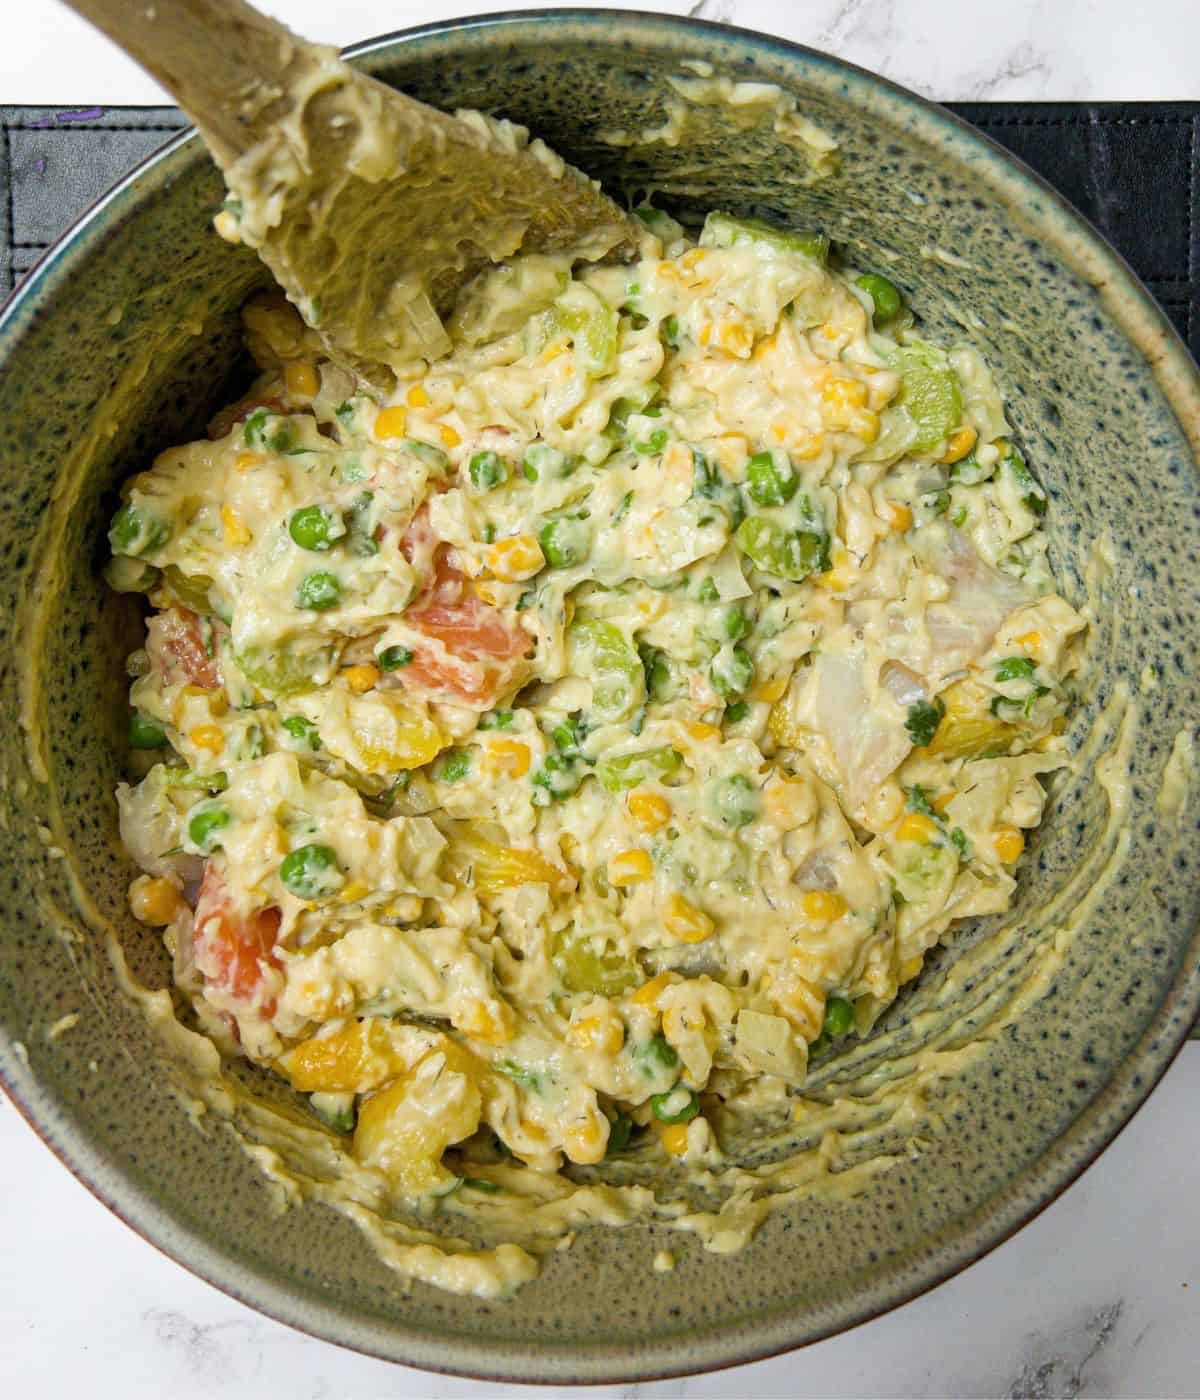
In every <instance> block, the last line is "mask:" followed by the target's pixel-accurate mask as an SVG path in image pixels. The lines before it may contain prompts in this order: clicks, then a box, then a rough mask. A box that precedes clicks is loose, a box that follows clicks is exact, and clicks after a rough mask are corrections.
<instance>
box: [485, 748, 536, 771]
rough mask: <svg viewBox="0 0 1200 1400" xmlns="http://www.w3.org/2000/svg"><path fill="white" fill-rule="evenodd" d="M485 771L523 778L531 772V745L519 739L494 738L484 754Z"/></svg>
mask: <svg viewBox="0 0 1200 1400" xmlns="http://www.w3.org/2000/svg"><path fill="white" fill-rule="evenodd" d="M483 771H484V772H485V773H503V774H505V775H506V776H507V777H510V778H523V777H524V776H525V774H526V773H528V772H529V745H528V744H522V743H521V742H520V740H519V739H493V740H492V742H491V743H490V744H489V745H488V747H487V751H486V752H485V754H484V755H483Z"/></svg>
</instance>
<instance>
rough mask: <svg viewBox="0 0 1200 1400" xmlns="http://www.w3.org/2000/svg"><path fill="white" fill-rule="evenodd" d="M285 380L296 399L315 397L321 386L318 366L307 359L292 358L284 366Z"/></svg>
mask: <svg viewBox="0 0 1200 1400" xmlns="http://www.w3.org/2000/svg"><path fill="white" fill-rule="evenodd" d="M283 382H284V384H286V385H287V391H288V393H289V394H290V395H291V396H292V398H294V399H315V398H316V397H317V394H318V392H319V390H320V388H321V381H320V378H319V377H318V375H317V371H316V368H315V366H313V365H311V364H310V363H309V362H308V361H307V360H290V361H289V362H288V363H287V365H285V366H284V370H283Z"/></svg>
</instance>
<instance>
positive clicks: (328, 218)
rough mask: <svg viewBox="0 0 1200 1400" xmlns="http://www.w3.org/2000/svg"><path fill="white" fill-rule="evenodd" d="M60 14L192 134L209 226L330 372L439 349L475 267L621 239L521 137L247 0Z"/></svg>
mask: <svg viewBox="0 0 1200 1400" xmlns="http://www.w3.org/2000/svg"><path fill="white" fill-rule="evenodd" d="M66 2H67V3H68V4H69V5H70V6H71V8H72V9H74V10H77V11H78V12H79V13H80V14H82V15H84V16H85V17H86V18H87V19H89V20H91V21H92V22H93V23H94V24H96V25H97V26H98V27H99V28H100V29H102V30H103V31H104V32H105V33H106V34H107V35H108V36H109V37H110V38H111V39H113V40H115V41H116V42H117V43H118V44H119V45H120V46H121V47H122V48H124V49H125V50H126V52H127V53H129V54H131V55H132V56H133V57H134V58H136V59H137V60H138V62H139V63H141V64H142V66H143V67H144V68H146V69H147V70H148V71H149V72H150V73H152V74H153V75H154V77H155V78H157V79H158V81H159V82H160V83H161V84H162V85H163V86H164V87H165V88H166V89H167V90H168V91H169V92H170V93H171V94H172V95H173V96H174V97H175V98H176V99H177V101H178V102H179V105H180V106H181V107H182V108H183V109H184V110H185V111H186V112H187V113H188V115H189V116H190V117H191V119H192V120H193V121H194V122H195V124H196V126H197V128H198V129H199V131H200V134H201V135H202V136H203V138H204V140H205V142H206V144H207V145H208V148H209V150H210V151H211V152H212V155H213V158H214V159H215V160H216V162H217V164H218V165H219V166H220V167H221V170H222V172H223V173H224V176H225V182H226V185H227V186H228V189H229V192H230V198H229V199H228V200H227V201H226V211H225V213H224V215H223V216H220V217H219V218H218V220H217V224H218V228H219V230H220V231H221V232H222V233H223V234H224V235H225V236H226V237H232V238H234V239H238V240H240V241H242V242H244V243H247V244H249V245H250V246H251V247H253V248H255V249H256V250H257V251H258V254H259V256H260V257H261V258H262V259H263V261H264V262H265V263H266V264H267V266H268V267H269V268H270V269H271V271H272V273H273V274H274V275H275V278H276V280H277V281H278V282H279V284H280V285H281V286H282V287H283V289H284V291H285V292H286V293H287V295H288V297H289V299H290V300H291V301H292V302H294V303H295V305H296V306H297V307H298V308H299V310H300V312H301V314H302V315H303V316H304V318H305V320H306V321H307V322H308V323H309V324H310V325H311V326H313V327H314V328H315V329H317V330H318V332H319V333H320V335H321V337H322V339H323V340H324V341H325V343H326V344H327V346H328V347H329V349H330V351H331V353H333V354H335V355H337V356H338V357H339V358H341V359H343V360H350V361H351V362H352V363H357V364H358V365H359V366H360V367H369V366H371V365H377V364H379V363H382V364H385V365H388V366H390V367H392V368H396V367H398V366H400V365H402V364H405V363H411V362H412V361H413V360H414V359H417V358H421V357H424V358H434V357H436V356H438V355H441V354H444V353H445V352H446V351H447V350H448V349H449V348H450V339H449V336H448V335H447V332H446V330H445V327H444V325H443V319H444V318H445V317H446V316H448V315H449V314H450V313H451V311H452V310H453V307H454V304H455V301H456V298H457V296H458V293H459V291H460V290H461V289H462V287H463V286H464V284H465V283H466V282H468V281H469V280H470V279H471V278H472V277H474V276H475V275H476V274H478V273H479V272H480V271H481V270H483V269H485V268H486V267H487V266H488V265H489V264H492V263H500V262H506V261H510V260H512V259H514V258H518V261H519V257H520V256H525V255H531V254H532V255H534V258H535V259H537V258H538V257H542V258H543V262H544V256H543V255H546V254H556V255H557V254H561V255H562V256H563V261H564V266H565V265H569V262H570V260H571V259H572V258H576V257H577V258H586V259H595V258H599V257H603V256H605V255H606V254H608V253H611V252H613V251H614V250H623V251H627V250H629V249H632V248H633V246H634V245H635V243H636V240H637V233H636V230H635V228H634V226H633V224H632V222H631V220H630V219H629V218H628V217H627V216H626V215H625V214H623V213H622V211H621V210H620V209H618V208H617V206H616V205H615V204H614V203H613V202H612V201H611V200H610V199H608V198H607V196H605V195H603V194H602V193H601V192H600V189H599V186H598V185H597V184H595V183H594V182H593V181H591V180H588V179H587V178H586V177H585V176H584V175H582V174H581V173H580V172H579V171H577V170H575V169H573V168H572V167H571V166H569V165H566V164H565V163H564V162H563V161H562V160H560V159H559V158H558V157H557V156H555V155H554V154H553V153H552V152H551V151H549V150H548V149H547V148H546V147H545V146H543V145H542V143H541V142H540V141H530V140H529V139H528V136H527V133H526V132H525V131H524V129H523V128H521V127H516V126H513V125H511V124H510V123H507V122H496V121H493V120H492V119H490V118H486V117H482V116H480V115H479V114H478V113H464V114H461V115H459V116H449V115H448V114H447V113H445V112H439V111H438V110H437V109H436V108H433V107H427V106H426V105H425V104H424V103H422V102H416V101H414V100H413V99H412V98H410V97H406V96H404V94H403V93H400V92H397V91H395V89H393V88H390V87H387V86H386V85H385V84H383V83H380V82H377V81H375V79H373V78H369V77H367V76H366V75H365V74H363V73H360V72H358V71H356V70H355V69H353V68H351V67H349V66H348V65H347V64H345V63H344V62H343V61H342V60H341V58H339V57H338V54H337V51H336V50H335V49H332V48H326V47H324V46H319V45H315V44H310V43H307V42H306V41H305V40H303V39H300V38H298V37H297V36H296V35H294V34H292V33H291V32H290V31H289V30H288V29H286V28H285V27H284V26H283V25H281V24H279V23H277V22H276V21H275V20H273V19H270V18H268V17H267V16H266V15H263V14H260V13H259V12H258V11H257V10H255V9H254V8H253V7H252V6H250V5H248V4H246V3H245V0H66ZM543 280H544V279H543Z"/></svg>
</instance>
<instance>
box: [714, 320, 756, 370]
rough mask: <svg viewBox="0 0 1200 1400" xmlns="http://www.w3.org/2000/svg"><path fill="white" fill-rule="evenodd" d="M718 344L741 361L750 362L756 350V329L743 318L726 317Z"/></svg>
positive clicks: (719, 334) (722, 323)
mask: <svg viewBox="0 0 1200 1400" xmlns="http://www.w3.org/2000/svg"><path fill="white" fill-rule="evenodd" d="M717 343H718V344H719V345H720V347H721V349H722V350H725V351H727V352H728V353H729V354H730V355H734V356H736V357H737V359H739V360H748V359H749V358H750V354H751V352H752V351H753V349H754V327H753V326H752V325H751V324H750V322H749V321H748V320H746V319H745V318H744V317H742V316H726V317H725V318H724V319H723V320H722V322H721V328H720V331H719V332H718V336H717Z"/></svg>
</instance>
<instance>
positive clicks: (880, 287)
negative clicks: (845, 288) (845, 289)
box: [856, 272, 901, 325]
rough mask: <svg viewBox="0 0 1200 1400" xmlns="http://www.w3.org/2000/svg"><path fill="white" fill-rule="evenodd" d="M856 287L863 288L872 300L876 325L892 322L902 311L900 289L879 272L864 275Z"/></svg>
mask: <svg viewBox="0 0 1200 1400" xmlns="http://www.w3.org/2000/svg"><path fill="white" fill-rule="evenodd" d="M856 285H857V286H859V287H861V288H862V289H863V291H864V292H866V294H867V295H868V296H869V297H870V298H871V305H872V306H873V307H874V309H875V324H876V325H882V324H883V322H884V321H890V320H891V319H892V317H893V316H895V315H896V314H897V312H898V311H899V310H900V305H901V299H900V290H899V288H898V287H897V286H896V284H895V283H894V282H889V281H888V279H887V278H886V277H881V276H880V275H879V273H878V272H867V273H864V274H863V276H861V277H860V278H859V279H858V282H857V284H856Z"/></svg>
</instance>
